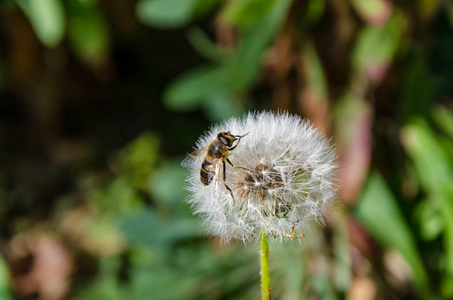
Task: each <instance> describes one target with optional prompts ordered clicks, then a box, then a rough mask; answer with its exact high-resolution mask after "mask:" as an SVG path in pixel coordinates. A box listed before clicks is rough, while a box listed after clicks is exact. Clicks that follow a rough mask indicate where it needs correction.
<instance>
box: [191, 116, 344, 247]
mask: <svg viewBox="0 0 453 300" xmlns="http://www.w3.org/2000/svg"><path fill="white" fill-rule="evenodd" d="M226 131H229V132H231V134H233V135H244V134H246V133H248V134H247V135H246V136H244V137H243V138H242V139H241V140H240V142H239V144H238V146H237V147H236V148H235V149H234V150H232V151H230V152H229V156H228V158H229V160H230V161H231V162H232V164H233V165H234V167H231V166H230V165H229V164H228V163H226V162H225V164H226V182H225V183H226V184H227V185H228V186H229V187H230V188H231V190H232V192H233V195H234V199H233V197H232V196H231V194H230V192H229V191H228V190H227V189H226V187H225V186H224V184H223V172H222V166H221V164H219V166H218V168H217V169H216V170H217V171H216V175H215V178H214V180H213V182H212V183H211V184H210V185H208V186H204V185H203V184H202V183H201V182H200V168H201V165H202V162H203V160H204V158H205V155H206V153H205V151H203V152H201V153H199V154H197V156H196V157H195V158H194V159H193V160H191V162H190V163H189V164H188V168H189V169H190V175H189V177H188V179H187V183H188V185H187V189H188V190H189V191H190V192H191V196H190V198H189V199H188V202H189V203H190V204H191V205H192V206H193V208H194V209H195V212H196V213H197V214H199V215H200V216H201V217H202V218H203V220H204V226H205V228H206V230H207V231H208V233H210V234H213V235H216V236H218V237H220V238H221V239H222V241H224V242H228V241H229V240H231V239H239V240H243V241H251V240H255V239H257V238H258V237H259V233H260V229H261V228H262V229H264V230H265V232H266V233H267V234H268V236H269V237H271V239H270V240H271V241H281V240H282V239H283V238H285V237H284V235H283V234H282V233H287V234H289V233H291V230H292V229H293V228H294V227H295V231H296V233H302V232H304V231H306V230H309V227H310V225H311V224H313V222H314V221H316V222H318V223H323V218H324V216H325V214H326V213H327V210H328V208H329V206H330V204H332V202H333V201H334V199H335V197H336V182H335V181H336V180H335V170H336V168H337V165H336V162H335V160H336V156H335V152H334V151H333V148H332V146H331V144H330V142H329V141H328V140H326V139H325V137H324V136H323V134H322V133H320V132H319V131H318V130H317V129H315V128H314V127H313V126H312V125H311V123H309V122H308V121H305V120H302V119H301V118H300V117H298V116H296V115H290V114H287V113H272V112H261V113H256V112H255V113H249V114H248V115H246V116H245V117H243V118H231V119H229V120H227V121H225V122H224V123H222V124H220V125H215V126H213V127H212V128H211V129H210V130H209V131H208V132H206V133H205V134H204V135H203V136H201V137H200V138H199V140H198V141H197V143H196V148H197V149H202V148H204V147H208V146H209V145H210V143H211V142H212V141H214V140H215V139H216V138H217V135H218V134H219V133H220V132H226Z"/></svg>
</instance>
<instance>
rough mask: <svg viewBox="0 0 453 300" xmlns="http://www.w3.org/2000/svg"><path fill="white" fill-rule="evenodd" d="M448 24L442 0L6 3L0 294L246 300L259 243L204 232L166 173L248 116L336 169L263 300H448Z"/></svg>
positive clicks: (178, 184)
mask: <svg viewBox="0 0 453 300" xmlns="http://www.w3.org/2000/svg"><path fill="white" fill-rule="evenodd" d="M452 28H453V4H452V3H451V2H450V1H442V0H423V1H415V2H411V1H402V2H401V1H399V2H398V1H385V0H369V1H360V0H350V1H325V0H306V1H291V0H271V1H259V0H229V1H219V0H204V1H203V0H139V1H120V0H115V1H97V0H69V1H61V0H41V1H32V0H8V1H2V2H1V3H0V128H1V129H0V198H1V199H2V201H1V203H0V215H1V216H2V218H1V219H2V223H1V224H2V226H1V227H0V228H2V229H1V232H2V235H1V245H2V247H1V253H2V259H0V299H12V298H17V299H123V298H126V297H128V298H131V299H158V300H159V299H258V297H259V296H258V295H259V273H258V272H259V265H258V259H257V257H258V255H257V248H258V247H257V245H254V244H251V245H244V244H243V243H241V241H238V242H237V243H232V244H229V245H221V244H220V243H219V241H218V240H217V239H215V238H214V237H209V236H206V234H205V233H204V232H203V230H202V224H201V221H200V220H199V218H198V217H196V216H193V215H192V209H191V208H190V206H189V205H188V204H187V203H186V202H185V201H184V199H186V198H187V196H188V195H187V192H186V191H185V190H184V185H185V182H184V180H185V177H186V175H187V174H186V171H185V170H184V169H183V168H181V167H180V161H181V160H182V158H183V157H184V155H185V154H186V153H188V152H190V151H191V149H192V148H191V147H192V146H193V143H194V142H195V140H196V139H197V137H198V136H199V135H200V134H201V133H202V132H203V130H206V129H207V127H208V126H209V124H210V122H218V121H222V120H224V119H225V118H228V117H230V116H232V115H241V114H243V113H244V112H245V111H247V110H249V109H274V110H277V109H285V110H289V111H290V112H292V113H298V114H301V115H302V116H304V117H306V118H308V119H310V120H311V121H313V122H314V123H315V126H317V127H319V128H320V129H321V130H323V131H324V132H325V133H326V135H327V136H331V135H333V142H334V143H335V145H336V147H337V152H338V156H339V158H338V160H339V163H340V169H339V171H338V174H339V177H340V178H339V199H338V204H337V205H336V207H334V208H333V209H332V211H333V212H332V214H331V216H329V218H327V219H326V226H325V227H314V228H313V230H312V231H311V232H307V233H306V237H305V238H304V239H302V240H300V241H287V242H284V243H283V244H281V245H278V244H272V245H271V249H270V255H271V268H272V289H273V298H275V299H285V300H291V299H305V298H306V299H361V300H367V299H451V298H452V297H453V202H452V201H453V184H452V182H453V142H452V141H453V113H452V108H453V88H452V87H453V73H452V70H453V30H452ZM335 211H336V212H335ZM51 258H55V259H58V262H57V263H55V261H53V260H52V259H51ZM52 266H59V267H58V268H53V267H52ZM43 270H45V271H46V272H44V271H43ZM59 279H63V281H58V280H59Z"/></svg>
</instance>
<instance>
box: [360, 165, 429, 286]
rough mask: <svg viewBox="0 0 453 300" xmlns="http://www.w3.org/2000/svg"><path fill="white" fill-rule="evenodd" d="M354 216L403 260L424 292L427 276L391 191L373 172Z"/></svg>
mask: <svg viewBox="0 0 453 300" xmlns="http://www.w3.org/2000/svg"><path fill="white" fill-rule="evenodd" d="M355 215H356V216H357V218H358V219H359V220H360V221H361V223H362V224H363V225H364V226H365V227H366V228H367V230H368V231H369V232H370V233H371V234H372V235H373V237H374V238H375V239H376V240H377V241H379V242H380V243H381V244H383V245H384V246H386V247H388V248H392V249H396V250H398V251H399V252H400V253H401V254H402V255H403V256H404V257H405V258H406V260H407V262H408V263H409V264H410V265H411V266H412V270H413V274H414V278H415V281H416V282H417V285H418V287H419V288H420V291H421V292H423V293H425V294H426V293H428V281H427V278H428V277H427V274H426V271H425V269H424V267H423V263H422V260H421V258H420V255H419V253H418V250H417V247H416V244H415V240H414V238H413V236H412V233H411V230H410V228H409V226H408V225H407V223H406V220H405V219H404V217H403V214H402V213H401V210H400V208H399V207H398V205H397V201H396V199H395V198H394V196H393V194H392V192H391V191H390V189H389V188H388V186H387V185H386V183H385V182H384V180H383V179H382V178H381V177H380V176H379V175H378V174H377V173H373V174H371V176H370V178H369V179H368V182H367V184H366V186H365V188H364V191H363V194H362V195H361V197H360V200H359V202H358V203H357V205H356V207H355Z"/></svg>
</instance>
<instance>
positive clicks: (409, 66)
mask: <svg viewBox="0 0 453 300" xmlns="http://www.w3.org/2000/svg"><path fill="white" fill-rule="evenodd" d="M432 77H433V75H431V73H430V67H429V61H428V55H427V53H426V51H425V50H424V49H423V48H421V47H417V46H416V47H414V48H413V50H412V53H411V55H410V56H409V58H408V62H407V63H406V66H405V70H404V75H403V86H402V89H401V90H402V92H401V98H402V100H403V101H402V105H401V108H400V119H401V122H402V123H405V122H407V120H408V119H409V118H410V117H411V116H413V115H421V116H426V117H427V116H428V114H429V113H430V112H431V103H432V102H433V100H434V97H433V84H432V79H431V78H432Z"/></svg>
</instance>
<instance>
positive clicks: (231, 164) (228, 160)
mask: <svg viewBox="0 0 453 300" xmlns="http://www.w3.org/2000/svg"><path fill="white" fill-rule="evenodd" d="M226 161H227V162H228V163H229V164H230V166H232V167H233V168H234V166H233V163H231V161H230V159H229V158H227V159H226Z"/></svg>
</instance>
